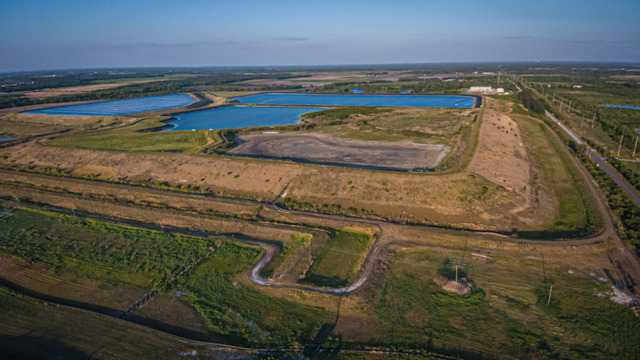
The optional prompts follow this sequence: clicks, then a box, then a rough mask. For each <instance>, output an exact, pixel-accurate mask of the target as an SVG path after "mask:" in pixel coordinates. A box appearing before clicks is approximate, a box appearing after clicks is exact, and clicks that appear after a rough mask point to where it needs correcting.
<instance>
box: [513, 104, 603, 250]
mask: <svg viewBox="0 0 640 360" xmlns="http://www.w3.org/2000/svg"><path fill="white" fill-rule="evenodd" d="M513 119H514V120H516V121H517V122H518V125H519V126H520V128H521V130H522V133H523V136H525V138H526V139H527V140H528V141H529V142H530V143H535V144H536V151H532V152H531V156H532V158H533V160H534V162H535V164H536V166H537V169H538V170H539V173H538V174H537V175H536V177H535V179H534V181H536V182H541V183H542V184H547V186H551V190H552V192H553V198H554V199H556V201H557V204H558V209H559V214H558V216H557V217H556V219H555V220H554V222H553V223H552V224H551V225H550V226H549V227H547V228H546V229H544V231H541V232H536V231H534V232H531V233H519V234H518V235H520V236H524V237H539V236H544V237H550V238H558V237H575V236H586V235H588V234H592V233H594V232H596V231H598V230H599V229H600V228H601V226H602V217H601V216H602V215H601V214H600V213H599V210H598V207H597V203H596V201H595V199H594V198H593V194H591V192H590V191H589V189H588V187H587V184H586V183H585V181H584V179H583V177H582V175H581V174H580V173H579V170H578V169H577V167H576V166H575V164H573V163H572V162H571V160H570V159H569V158H568V156H567V155H566V154H565V153H564V150H563V149H562V148H561V146H563V145H562V144H560V143H559V142H558V141H557V140H555V139H553V134H552V133H550V130H549V129H548V128H547V127H546V126H545V125H544V124H542V123H538V122H536V121H534V120H531V119H528V118H524V117H520V116H519V115H516V116H513Z"/></svg>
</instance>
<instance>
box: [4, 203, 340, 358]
mask: <svg viewBox="0 0 640 360" xmlns="http://www.w3.org/2000/svg"><path fill="white" fill-rule="evenodd" d="M3 214H7V215H8V216H6V219H5V220H3V221H1V222H0V234H1V235H2V236H1V237H0V259H10V258H12V257H13V258H17V259H19V260H20V263H21V264H22V266H29V265H28V262H32V266H40V268H39V269H43V267H42V266H45V267H46V268H44V269H45V270H46V271H42V272H40V273H37V272H32V274H31V276H32V278H31V279H27V281H25V282H23V283H21V284H18V285H20V286H21V287H23V288H27V289H28V290H31V289H30V286H31V285H33V284H34V283H37V282H40V278H54V279H55V280H56V282H57V283H58V284H59V286H62V287H66V289H67V293H64V292H62V293H55V294H52V291H54V290H52V289H47V288H46V287H43V288H41V289H39V291H38V292H40V293H41V294H42V295H43V296H50V295H53V296H57V297H59V298H60V297H64V299H62V300H63V302H64V303H69V302H68V301H64V300H65V299H70V300H75V301H82V302H83V303H84V304H85V305H82V307H83V308H89V309H92V308H95V306H92V305H94V304H95V303H96V300H97V299H96V298H95V297H93V296H92V295H89V296H85V297H82V298H79V297H78V296H77V295H78V294H75V293H74V287H73V286H71V285H70V284H65V280H66V281H77V280H79V281H85V280H90V281H92V283H93V285H94V286H95V287H96V289H102V288H103V287H104V286H105V284H107V285H109V286H111V287H112V288H113V289H114V294H113V296H114V297H115V296H118V295H121V293H119V292H117V291H115V290H118V289H120V288H122V287H127V286H136V287H138V288H142V289H145V290H155V291H158V292H159V295H158V296H165V297H167V296H175V295H174V293H176V292H177V294H181V296H180V298H179V299H178V300H179V301H178V303H177V304H176V310H175V311H176V312H180V313H184V314H187V315H188V317H194V318H199V319H200V320H198V321H200V322H202V323H204V324H206V326H205V329H204V332H205V334H204V335H203V337H206V336H207V334H209V335H210V336H211V337H212V338H217V339H220V338H223V339H225V340H226V341H228V342H230V343H233V344H245V345H247V344H252V345H267V344H285V345H296V344H302V343H309V342H311V341H312V340H313V339H314V338H315V336H316V335H317V334H318V332H319V331H320V329H321V328H322V327H323V325H324V324H325V322H328V317H329V314H328V313H327V312H326V311H324V310H323V309H321V308H319V307H313V306H307V305H302V304H298V303H295V302H291V301H287V300H284V299H280V298H277V297H272V296H268V295H265V294H263V293H261V292H259V291H257V290H255V289H253V288H252V287H248V286H245V285H242V284H241V283H240V282H239V281H238V279H239V278H240V277H243V276H246V275H245V274H247V273H248V272H249V271H250V269H251V268H252V267H253V266H254V265H255V263H256V262H257V261H258V258H259V255H260V250H259V249H257V248H254V247H247V246H243V245H239V244H236V243H232V242H226V241H221V240H210V239H203V238H197V237H191V236H183V235H174V234H169V233H163V232H156V231H149V230H143V229H136V228H130V227H125V226H119V225H113V224H108V223H103V222H100V221H94V220H84V219H79V218H76V217H73V216H67V215H59V214H54V213H46V212H41V211H33V210H17V209H9V208H5V209H3ZM210 252H212V253H210ZM198 259H204V261H202V262H201V263H199V264H198V265H197V266H195V267H194V268H191V269H190V270H189V271H188V272H187V273H185V274H184V275H182V276H178V277H177V278H176V280H175V282H172V281H171V279H173V278H174V277H176V276H177V275H178V274H179V273H180V271H181V270H182V269H185V268H186V267H187V266H188V265H191V264H194V263H196V260H198ZM23 260H24V261H23ZM34 262H35V263H34ZM2 264H3V266H12V265H11V264H10V263H9V265H6V264H5V262H4V260H3V263H2ZM41 265H42V266H41ZM9 273H13V272H9V271H7V272H6V273H5V272H3V273H2V274H3V275H2V277H3V278H5V280H7V281H9V282H11V283H15V281H16V279H13V278H11V276H9ZM138 296H139V297H140V296H142V293H140V294H139V295H138ZM135 300H137V299H135V298H134V299H133V300H132V301H131V302H130V303H129V304H128V305H127V306H124V307H121V308H120V310H126V309H127V308H129V307H130V306H131V305H133V303H135ZM109 305H110V304H109ZM166 305H167V302H164V303H163V302H153V301H150V302H149V303H148V304H145V312H141V313H140V314H138V313H137V312H133V313H132V316H133V318H132V321H135V322H141V323H147V324H152V325H154V326H156V327H159V328H163V329H169V330H170V331H172V332H174V333H176V332H177V333H178V334H179V335H183V333H182V332H183V331H185V330H184V329H183V328H184V327H187V328H188V327H190V325H189V324H183V323H181V322H180V320H179V319H173V320H176V323H175V325H177V327H175V326H174V327H172V326H167V322H169V320H170V319H165V318H164V317H160V316H162V314H163V311H164V312H169V313H171V312H172V311H171V309H170V308H169V309H167V308H166ZM103 306H104V305H103ZM156 307H161V308H160V309H158V308H156ZM162 307H164V308H162ZM188 317H186V318H188ZM129 318H130V315H127V316H126V317H125V319H129ZM51 334H52V336H55V335H56V334H57V333H56V332H55V331H52V332H51Z"/></svg>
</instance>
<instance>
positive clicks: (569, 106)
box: [569, 100, 571, 113]
mask: <svg viewBox="0 0 640 360" xmlns="http://www.w3.org/2000/svg"><path fill="white" fill-rule="evenodd" d="M569 113H571V100H569Z"/></svg>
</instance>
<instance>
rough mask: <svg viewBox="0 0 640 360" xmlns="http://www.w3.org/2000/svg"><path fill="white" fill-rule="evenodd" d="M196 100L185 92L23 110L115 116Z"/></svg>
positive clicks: (190, 102) (47, 113) (30, 112)
mask: <svg viewBox="0 0 640 360" xmlns="http://www.w3.org/2000/svg"><path fill="white" fill-rule="evenodd" d="M194 102H196V101H195V99H194V98H192V97H191V96H189V95H187V94H175V95H162V96H150V97H143V98H135V99H124V100H114V101H102V102H97V103H90V104H80V105H69V106H59V107H53V108H46V109H40V110H31V111H25V113H26V114H46V115H71V116H115V115H128V114H135V113H140V112H146V111H155V110H164V109H171V108H175V107H181V106H186V105H189V104H192V103H194Z"/></svg>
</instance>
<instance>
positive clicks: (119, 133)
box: [48, 117, 213, 151]
mask: <svg viewBox="0 0 640 360" xmlns="http://www.w3.org/2000/svg"><path fill="white" fill-rule="evenodd" d="M167 120H169V118H167V117H150V118H146V119H144V120H141V121H139V122H136V123H134V124H132V125H130V126H126V127H122V128H118V129H113V130H104V131H99V132H93V133H89V134H82V135H70V136H66V137H65V136H63V137H58V138H56V139H53V140H51V141H49V142H48V144H49V145H52V146H60V147H76V148H80V149H97V150H115V151H185V150H190V149H194V148H198V147H203V146H205V145H207V144H208V143H211V142H212V141H213V140H211V139H210V138H209V136H208V131H197V132H162V133H156V132H142V133H141V132H139V131H140V130H146V129H149V128H153V127H162V126H165V125H166V121H167Z"/></svg>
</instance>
